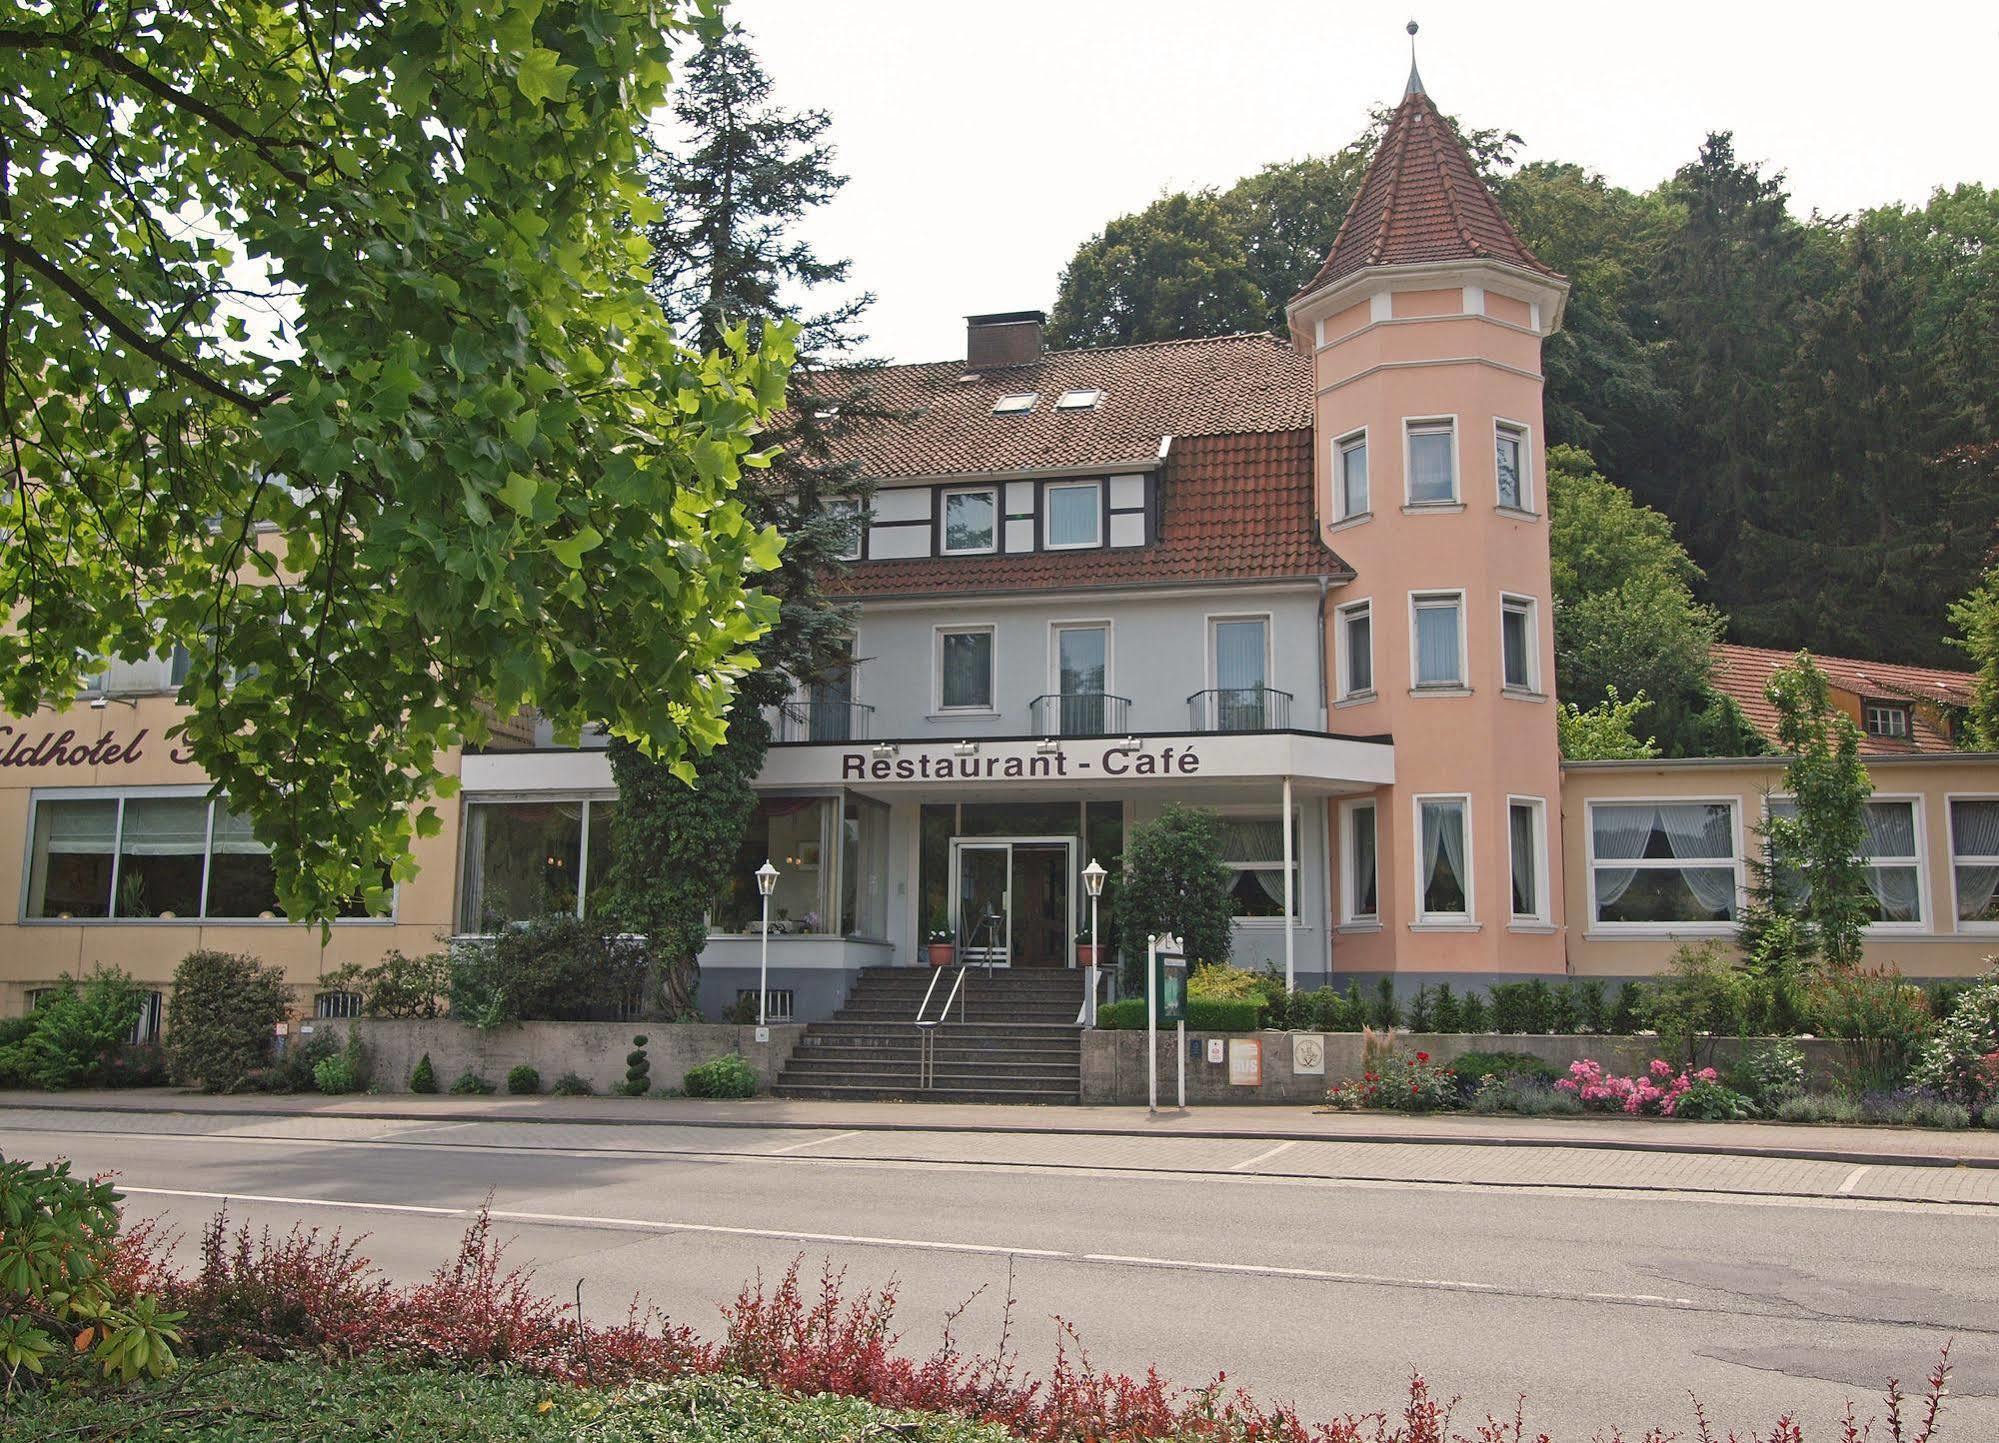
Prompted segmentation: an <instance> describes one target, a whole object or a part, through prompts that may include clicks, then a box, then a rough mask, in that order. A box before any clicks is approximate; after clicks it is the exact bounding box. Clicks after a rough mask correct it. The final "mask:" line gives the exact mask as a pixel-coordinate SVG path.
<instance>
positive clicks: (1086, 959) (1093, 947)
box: [1076, 927, 1105, 967]
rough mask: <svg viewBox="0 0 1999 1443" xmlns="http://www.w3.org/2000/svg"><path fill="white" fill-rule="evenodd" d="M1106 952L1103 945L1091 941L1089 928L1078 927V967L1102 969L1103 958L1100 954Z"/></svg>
mask: <svg viewBox="0 0 1999 1443" xmlns="http://www.w3.org/2000/svg"><path fill="white" fill-rule="evenodd" d="M1104 950H1105V948H1104V945H1103V943H1101V942H1092V941H1091V940H1090V929H1089V928H1088V927H1078V928H1077V929H1076V965H1077V966H1078V967H1101V966H1102V965H1103V958H1102V956H1101V955H1100V954H1101V953H1102V952H1103V951H1104Z"/></svg>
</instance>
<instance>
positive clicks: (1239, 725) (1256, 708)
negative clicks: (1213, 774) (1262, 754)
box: [1187, 686, 1291, 732]
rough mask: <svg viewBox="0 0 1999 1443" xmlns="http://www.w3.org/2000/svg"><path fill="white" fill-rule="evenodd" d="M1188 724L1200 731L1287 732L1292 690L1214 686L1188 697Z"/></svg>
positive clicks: (1289, 721)
mask: <svg viewBox="0 0 1999 1443" xmlns="http://www.w3.org/2000/svg"><path fill="white" fill-rule="evenodd" d="M1187 712H1188V718H1187V720H1188V726H1189V729H1190V730H1193V731H1197V732H1269V731H1284V730H1286V729H1288V728H1289V727H1290V725H1291V693H1290V692H1288V691H1279V690H1277V689H1276V688H1275V687H1269V686H1234V687H1212V688H1210V689H1209V690H1207V691H1197V692H1195V693H1194V694H1193V695H1192V696H1190V697H1188V698H1187Z"/></svg>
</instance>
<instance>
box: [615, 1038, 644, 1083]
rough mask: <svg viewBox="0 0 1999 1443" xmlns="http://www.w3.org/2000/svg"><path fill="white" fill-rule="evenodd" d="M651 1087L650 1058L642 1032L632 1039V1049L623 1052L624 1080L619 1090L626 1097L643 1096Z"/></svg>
mask: <svg viewBox="0 0 1999 1443" xmlns="http://www.w3.org/2000/svg"><path fill="white" fill-rule="evenodd" d="M651 1087H652V1059H651V1058H649V1057H647V1056H646V1039H645V1036H644V1035H643V1034H641V1035H639V1036H637V1037H634V1038H633V1039H632V1050H631V1051H630V1052H627V1053H626V1054H625V1080H624V1082H623V1084H622V1085H621V1086H620V1087H619V1089H618V1090H619V1091H620V1092H622V1093H624V1095H625V1096H627V1097H644V1096H645V1095H646V1093H647V1092H648V1091H649V1090H650V1089H651Z"/></svg>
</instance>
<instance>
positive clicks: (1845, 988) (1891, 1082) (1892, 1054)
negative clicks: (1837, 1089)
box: [1804, 967, 1943, 1092]
mask: <svg viewBox="0 0 1999 1443" xmlns="http://www.w3.org/2000/svg"><path fill="white" fill-rule="evenodd" d="M1804 1005H1805V1010H1806V1014H1807V1016H1808V1017H1809V1018H1810V1019H1811V1025H1812V1030H1813V1031H1815V1032H1817V1033H1819V1034H1820V1035H1821V1036H1825V1037H1834V1038H1838V1039H1839V1041H1840V1043H1841V1052H1842V1053H1843V1055H1844V1062H1845V1071H1846V1077H1847V1081H1848V1082H1849V1083H1851V1084H1852V1086H1853V1087H1855V1088H1856V1089H1858V1090H1860V1091H1863V1092H1872V1091H1888V1090H1892V1089H1894V1088H1897V1087H1900V1086H1901V1085H1902V1083H1903V1081H1904V1080H1905V1079H1907V1078H1908V1077H1909V1073H1910V1070H1911V1069H1912V1068H1913V1067H1914V1066H1915V1065H1916V1062H1917V1059H1918V1057H1920V1056H1922V1055H1923V1053H1924V1049H1923V1044H1924V1043H1925V1041H1927V1039H1928V1038H1929V1035H1930V1031H1931V1028H1932V1025H1933V1022H1934V1019H1933V1018H1931V1016H1930V1006H1929V998H1928V997H1926V996H1924V994H1923V989H1922V988H1920V987H1916V986H1913V985H1912V984H1910V983H1908V982H1905V981H1903V980H1902V974H1901V972H1900V971H1898V970H1897V969H1895V968H1893V967H1886V968H1882V967H1869V968H1858V967H1852V968H1829V969H1827V970H1826V971H1825V972H1824V973H1823V974H1822V975H1820V976H1819V977H1818V978H1817V979H1815V980H1814V981H1813V982H1812V984H1811V985H1810V987H1809V988H1807V990H1806V993H1805V1004H1804ZM1942 1090H1943V1089H1939V1091H1942Z"/></svg>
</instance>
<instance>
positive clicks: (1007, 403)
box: [993, 391, 1041, 416]
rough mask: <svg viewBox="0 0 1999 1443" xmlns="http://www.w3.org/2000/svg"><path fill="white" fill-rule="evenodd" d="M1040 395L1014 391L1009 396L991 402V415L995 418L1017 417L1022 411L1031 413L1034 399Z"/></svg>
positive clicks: (1034, 392)
mask: <svg viewBox="0 0 1999 1443" xmlns="http://www.w3.org/2000/svg"><path fill="white" fill-rule="evenodd" d="M1040 394H1041V393H1040V392H1039V391H1015V392H1014V393H1013V394H1011V395H1008V396H1001V397H1000V398H999V399H998V400H997V401H995V402H993V414H994V415H995V416H1017V415H1019V414H1020V413H1021V412H1022V411H1032V410H1033V409H1034V402H1035V399H1036V398H1037V397H1038V396H1039V395H1040Z"/></svg>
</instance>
